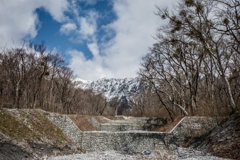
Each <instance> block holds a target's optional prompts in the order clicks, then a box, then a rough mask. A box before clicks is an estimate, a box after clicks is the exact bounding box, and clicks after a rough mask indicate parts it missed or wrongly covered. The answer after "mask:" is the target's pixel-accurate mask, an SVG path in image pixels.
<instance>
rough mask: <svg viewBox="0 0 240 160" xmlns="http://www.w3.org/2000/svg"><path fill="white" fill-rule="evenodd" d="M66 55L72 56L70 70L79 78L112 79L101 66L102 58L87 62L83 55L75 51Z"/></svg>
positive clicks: (108, 72)
mask: <svg viewBox="0 0 240 160" xmlns="http://www.w3.org/2000/svg"><path fill="white" fill-rule="evenodd" d="M68 54H70V55H71V56H72V63H71V64H70V66H71V68H73V69H74V73H75V74H77V75H78V77H79V78H82V79H85V80H94V79H99V78H103V77H112V76H113V75H112V73H111V72H110V71H109V70H108V68H106V67H104V65H103V64H102V62H103V59H102V57H100V56H98V57H96V58H94V59H92V60H90V59H89V60H87V59H86V58H85V56H84V53H82V52H80V51H77V50H70V51H68Z"/></svg>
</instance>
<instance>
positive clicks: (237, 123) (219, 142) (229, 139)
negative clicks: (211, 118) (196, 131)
mask: <svg viewBox="0 0 240 160" xmlns="http://www.w3.org/2000/svg"><path fill="white" fill-rule="evenodd" d="M191 147H193V148H197V149H199V150H204V151H206V152H208V153H211V154H213V155H215V156H218V157H224V158H232V159H240V111H237V112H236V113H234V114H233V115H231V116H230V117H229V118H228V119H226V120H224V121H222V123H220V124H219V125H218V126H216V127H215V128H214V129H213V130H212V131H210V132H209V133H208V134H206V135H204V136H202V137H200V138H198V140H197V141H195V142H193V144H191Z"/></svg>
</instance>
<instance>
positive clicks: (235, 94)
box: [0, 0, 240, 121]
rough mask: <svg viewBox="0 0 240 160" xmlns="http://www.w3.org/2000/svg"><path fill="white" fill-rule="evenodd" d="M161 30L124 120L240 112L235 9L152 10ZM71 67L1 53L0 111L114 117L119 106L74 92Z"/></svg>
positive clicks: (57, 60)
mask: <svg viewBox="0 0 240 160" xmlns="http://www.w3.org/2000/svg"><path fill="white" fill-rule="evenodd" d="M156 9H157V11H156V12H155V14H156V16H159V19H160V18H161V19H163V20H164V21H165V25H162V26H159V28H158V29H157V32H156V35H155V37H154V38H155V39H156V43H155V44H153V45H152V46H151V47H150V49H149V52H148V53H146V56H145V57H144V59H143V61H142V62H141V64H140V69H139V71H138V76H139V78H140V80H141V85H142V87H143V88H144V89H143V91H142V92H140V93H137V94H135V95H133V96H132V98H131V99H130V102H129V104H130V106H132V108H131V109H130V110H126V111H125V112H124V114H125V115H132V116H149V117H166V118H168V119H171V120H172V121H173V120H174V119H175V118H176V117H179V116H193V115H202V116H227V115H229V114H231V113H233V112H235V111H236V110H239V107H240V75H239V72H240V27H239V24H240V14H239V12H240V3H239V1H238V0H182V1H181V2H179V3H178V4H177V5H176V6H175V8H174V11H173V12H170V11H169V10H168V9H167V8H161V7H159V6H156ZM75 78H76V77H75V76H74V73H73V71H72V69H71V68H70V67H69V63H68V62H66V61H65V60H64V58H63V57H62V56H61V55H60V54H59V53H56V54H54V53H52V52H51V51H47V50H46V45H45V44H44V43H42V44H40V45H34V44H23V46H22V47H21V48H19V47H15V48H12V49H3V50H2V51H0V107H1V108H29V109H38V108H40V109H43V110H46V111H51V112H58V113H66V114H75V113H78V114H91V115H103V114H105V115H114V114H115V113H116V109H117V108H118V106H119V105H120V101H119V100H118V99H117V98H115V99H113V100H112V101H107V99H106V98H105V97H104V96H103V95H102V94H100V93H99V94H96V93H94V92H92V91H90V90H83V89H81V88H79V87H78V85H79V83H81V82H77V81H74V79H75Z"/></svg>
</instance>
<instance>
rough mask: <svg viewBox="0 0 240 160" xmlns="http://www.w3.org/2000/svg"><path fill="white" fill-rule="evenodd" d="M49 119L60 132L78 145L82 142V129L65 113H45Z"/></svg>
mask: <svg viewBox="0 0 240 160" xmlns="http://www.w3.org/2000/svg"><path fill="white" fill-rule="evenodd" d="M46 116H47V117H48V119H50V120H51V121H52V122H53V123H54V124H55V125H56V126H57V127H58V128H60V129H61V130H62V132H63V133H64V134H65V135H66V136H67V137H68V138H70V139H71V140H72V141H73V142H74V143H75V144H76V145H77V146H78V147H80V146H81V143H82V131H81V130H80V129H79V128H78V127H77V126H76V125H75V123H74V122H73V121H72V120H71V119H70V118H69V117H68V116H66V115H58V114H51V113H50V114H47V115H46Z"/></svg>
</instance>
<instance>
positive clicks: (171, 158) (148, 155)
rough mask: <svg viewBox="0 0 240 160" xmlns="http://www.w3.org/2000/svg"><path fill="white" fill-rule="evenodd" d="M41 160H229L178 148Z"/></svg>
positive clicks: (77, 155)
mask: <svg viewBox="0 0 240 160" xmlns="http://www.w3.org/2000/svg"><path fill="white" fill-rule="evenodd" d="M42 159H43V160H78V159H81V160H135V159H136V160H137V159H146V160H150V159H151V160H154V159H156V160H180V159H182V160H229V159H224V158H219V157H216V156H212V155H211V154H209V153H205V152H202V151H198V150H194V149H190V148H182V147H179V148H177V149H176V150H173V151H169V150H155V151H152V152H150V151H144V152H142V153H132V154H124V153H120V152H116V151H105V152H91V153H85V154H73V155H68V156H52V157H42Z"/></svg>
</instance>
